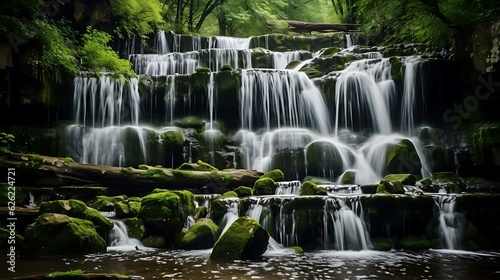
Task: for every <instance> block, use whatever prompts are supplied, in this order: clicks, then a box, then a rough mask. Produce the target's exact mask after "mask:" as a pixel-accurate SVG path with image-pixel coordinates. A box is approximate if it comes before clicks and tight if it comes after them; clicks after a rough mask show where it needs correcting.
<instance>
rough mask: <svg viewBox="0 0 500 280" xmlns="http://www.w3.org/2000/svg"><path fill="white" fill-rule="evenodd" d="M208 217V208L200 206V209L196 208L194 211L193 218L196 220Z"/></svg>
mask: <svg viewBox="0 0 500 280" xmlns="http://www.w3.org/2000/svg"><path fill="white" fill-rule="evenodd" d="M207 215H208V208H207V207H206V206H200V207H196V209H194V215H193V218H194V219H195V220H199V219H201V218H206V217H207Z"/></svg>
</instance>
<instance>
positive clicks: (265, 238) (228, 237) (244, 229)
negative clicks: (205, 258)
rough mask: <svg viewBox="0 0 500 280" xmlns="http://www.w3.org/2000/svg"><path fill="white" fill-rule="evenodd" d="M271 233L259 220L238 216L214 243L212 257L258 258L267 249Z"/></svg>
mask: <svg viewBox="0 0 500 280" xmlns="http://www.w3.org/2000/svg"><path fill="white" fill-rule="evenodd" d="M268 242H269V234H268V233H267V231H266V230H265V229H264V228H263V227H261V226H260V224H259V222H257V221H256V220H254V219H252V218H249V217H240V218H238V219H237V220H236V221H235V222H234V223H233V224H231V226H230V227H229V228H228V229H227V231H226V232H225V233H224V234H223V235H222V236H221V237H220V238H219V240H217V242H216V243H215V245H214V249H213V251H212V254H211V255H210V258H211V259H230V260H236V259H242V260H246V259H257V258H259V257H260V256H262V254H264V253H265V252H266V250H267V244H268Z"/></svg>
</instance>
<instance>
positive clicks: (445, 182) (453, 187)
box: [431, 172, 466, 193]
mask: <svg viewBox="0 0 500 280" xmlns="http://www.w3.org/2000/svg"><path fill="white" fill-rule="evenodd" d="M431 180H432V183H433V184H434V185H438V186H441V187H444V188H445V189H446V191H447V192H449V193H461V192H463V191H465V188H466V185H465V183H464V181H463V180H462V179H461V178H460V177H458V176H457V175H455V173H453V172H434V173H432V177H431Z"/></svg>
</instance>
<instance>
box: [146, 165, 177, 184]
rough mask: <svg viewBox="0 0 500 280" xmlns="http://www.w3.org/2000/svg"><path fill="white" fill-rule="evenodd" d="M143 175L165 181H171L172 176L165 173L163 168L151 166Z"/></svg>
mask: <svg viewBox="0 0 500 280" xmlns="http://www.w3.org/2000/svg"><path fill="white" fill-rule="evenodd" d="M143 177H145V178H150V179H156V180H160V181H164V182H171V181H172V178H171V177H170V176H168V175H167V174H165V172H164V171H163V169H161V168H156V167H155V168H150V169H148V170H146V172H144V174H143Z"/></svg>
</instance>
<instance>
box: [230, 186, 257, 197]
mask: <svg viewBox="0 0 500 280" xmlns="http://www.w3.org/2000/svg"><path fill="white" fill-rule="evenodd" d="M234 192H235V193H236V194H237V195H238V197H247V196H252V195H253V190H252V188H249V187H245V186H240V187H237V188H236V189H234Z"/></svg>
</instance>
